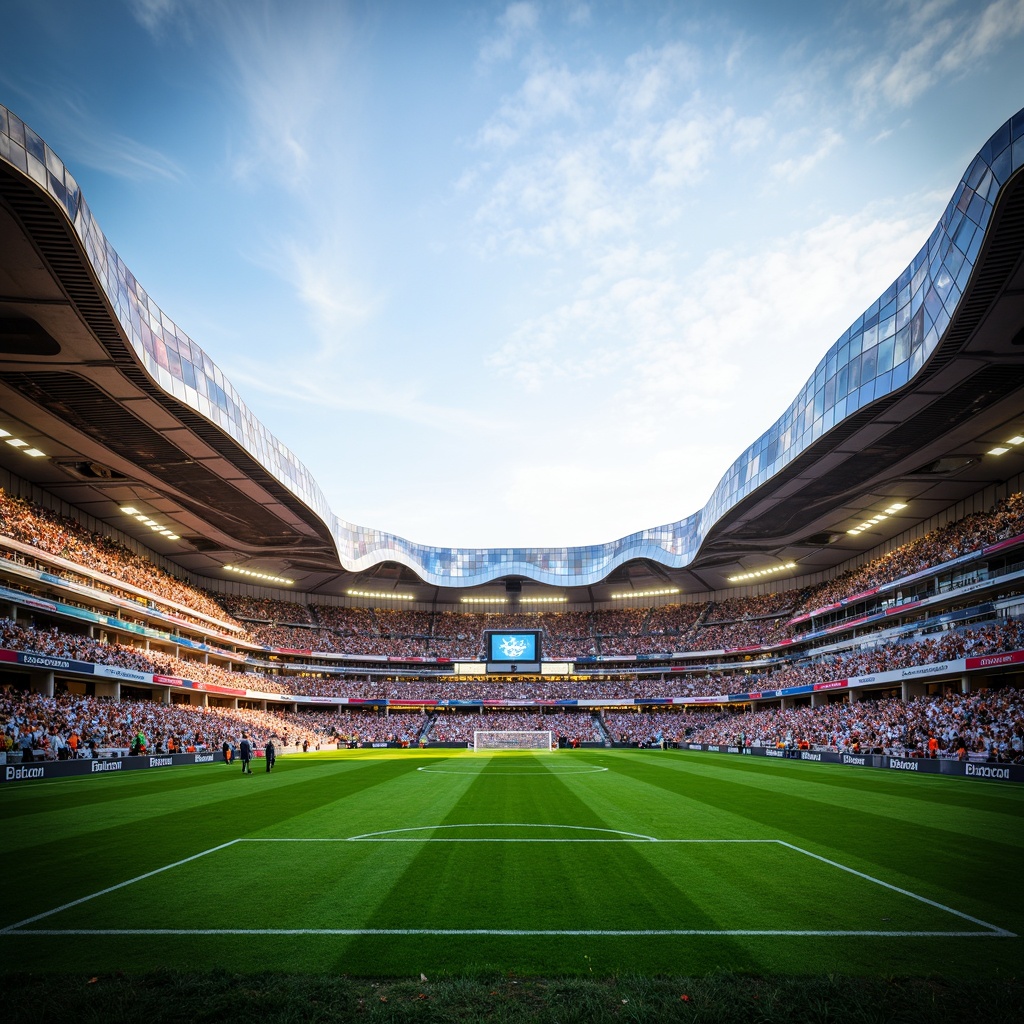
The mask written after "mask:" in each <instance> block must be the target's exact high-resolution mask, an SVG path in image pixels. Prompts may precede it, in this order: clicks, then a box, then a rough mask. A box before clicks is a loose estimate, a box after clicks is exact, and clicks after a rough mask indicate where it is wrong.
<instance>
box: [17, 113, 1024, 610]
mask: <svg viewBox="0 0 1024 1024" xmlns="http://www.w3.org/2000/svg"><path fill="white" fill-rule="evenodd" d="M1022 167H1024V111H1022V112H1021V113H1018V114H1017V115H1015V117H1014V118H1012V119H1011V121H1008V122H1007V123H1006V124H1004V125H1003V126H1001V127H1000V128H999V130H998V131H996V132H995V134H994V135H993V136H992V137H991V139H989V140H988V142H986V143H985V145H984V146H983V147H982V148H981V150H980V151H979V154H978V156H977V157H976V158H975V160H973V161H972V162H971V165H970V166H969V167H968V169H967V171H966V172H965V174H964V177H963V179H962V181H961V183H960V185H959V186H958V188H957V189H956V191H955V192H954V194H953V196H952V198H951V199H950V202H949V204H948V206H947V208H946V211H945V213H944V215H943V217H942V218H941V220H940V222H939V224H938V225H937V226H936V228H935V230H934V231H933V232H932V234H931V236H930V237H929V238H928V240H927V242H926V243H925V244H924V246H923V247H922V248H921V250H920V252H919V253H918V255H917V256H916V257H915V258H914V260H913V261H912V263H911V265H910V266H909V267H907V269H906V270H905V271H904V272H903V274H901V275H900V277H899V278H898V279H897V280H896V281H894V282H893V283H892V285H891V286H890V287H889V288H888V289H886V291H885V292H884V293H883V294H882V295H881V296H879V297H878V298H877V299H876V300H875V301H874V302H872V303H871V304H870V305H869V306H868V307H867V309H866V310H865V312H864V314H863V315H862V316H861V317H859V318H858V319H857V320H856V321H855V322H854V323H853V324H852V325H851V326H850V328H849V329H848V330H847V331H846V332H845V333H844V334H843V336H842V337H841V338H840V339H839V340H838V341H836V342H835V343H834V344H833V345H832V346H831V347H830V348H829V349H828V351H827V352H826V353H825V355H824V357H823V358H822V360H821V362H820V364H819V365H818V367H817V369H816V371H815V373H814V375H813V376H812V377H811V378H810V379H809V380H808V381H807V382H806V383H805V385H804V386H803V387H802V388H801V389H800V391H799V394H798V395H797V398H796V399H795V400H794V401H793V403H792V404H791V405H790V406H789V408H788V409H787V410H786V411H785V412H784V413H783V415H782V416H781V417H780V418H779V420H778V421H777V422H776V424H775V425H774V426H773V427H772V428H771V429H770V430H769V431H767V432H766V433H765V434H764V435H762V436H761V437H760V438H758V439H757V440H756V441H754V442H753V444H751V445H750V447H749V448H747V449H746V450H745V451H744V452H743V453H741V454H740V456H739V457H738V458H737V460H736V461H735V462H734V463H733V465H732V466H731V467H730V469H729V470H728V471H727V473H726V474H725V476H724V477H723V478H722V481H721V482H720V484H719V485H718V487H717V488H716V490H715V492H714V494H713V495H712V497H711V499H710V500H709V502H708V503H707V505H706V506H705V507H704V508H703V509H702V510H700V511H699V512H697V513H695V514H694V515H692V516H689V517H688V518H686V519H681V520H679V521H678V522H676V523H671V524H667V525H664V526H660V527H656V528H653V529H646V530H642V531H640V532H638V533H636V534H632V535H630V536H628V537H625V538H621V539H620V540H617V541H613V542H610V543H608V544H603V545H589V546H581V547H576V548H557V549H556V548H507V549H503V548H488V549H456V548H435V547H426V546H423V545H419V544H416V543H414V542H411V541H408V540H406V539H403V538H399V537H395V536H393V535H390V534H386V533H383V532H381V531H376V530H373V529H371V528H362V527H357V526H354V525H352V524H349V523H347V522H345V521H344V520H342V519H339V518H338V517H337V516H336V515H335V514H334V512H333V511H332V510H331V509H330V508H329V507H328V506H327V502H326V499H325V498H324V496H323V493H322V491H321V489H320V487H319V486H318V485H317V482H316V481H315V480H314V479H313V478H312V476H311V475H310V473H309V472H308V470H307V469H306V468H305V467H304V466H303V465H302V463H301V462H300V461H299V459H298V458H297V457H296V456H295V455H294V454H293V453H291V452H290V451H289V450H288V449H287V448H286V447H285V446H283V445H282V444H280V442H278V441H277V440H276V439H275V438H274V437H273V435H272V434H271V433H270V431H269V430H268V429H267V427H266V426H264V425H263V424H262V423H260V422H259V421H258V420H256V418H255V417H254V416H253V415H252V413H251V412H250V411H249V410H248V409H247V408H246V406H245V404H244V402H243V401H242V399H241V398H240V397H239V396H238V394H237V393H236V392H235V390H234V388H233V387H232V386H231V384H230V382H229V381H227V380H226V379H225V378H224V376H223V374H222V373H221V372H220V370H219V369H218V368H217V366H216V365H215V364H214V363H213V361H212V360H211V359H210V358H209V356H208V355H207V354H206V353H205V352H204V351H203V350H202V349H201V348H200V346H199V345H198V344H196V342H194V341H193V340H192V339H190V338H189V337H187V336H186V335H185V334H184V333H183V332H182V331H181V330H180V329H179V328H178V327H177V326H176V325H175V324H174V322H173V321H172V320H171V319H170V318H169V317H168V316H167V315H166V314H165V313H164V312H163V311H162V310H160V308H159V307H158V306H157V305H156V303H155V302H154V301H153V300H152V299H151V298H150V297H149V296H148V295H147V294H146V292H145V291H144V290H143V288H142V287H141V286H140V285H139V283H138V282H137V281H136V280H135V278H134V276H133V275H132V273H131V271H130V269H129V268H127V267H126V266H125V265H124V263H123V262H122V261H121V260H120V258H119V257H118V255H117V253H116V251H115V250H114V248H113V247H112V246H111V244H110V243H109V242H108V241H107V239H106V238H105V237H104V236H103V234H102V231H101V230H100V228H99V226H98V224H97V223H96V221H95V219H94V218H93V217H92V215H91V212H90V211H89V208H88V206H87V204H86V202H85V199H84V197H83V196H82V195H81V192H80V190H79V188H78V186H77V183H76V182H75V181H74V178H73V176H72V174H71V173H70V172H69V171H68V169H66V168H65V167H64V165H63V163H62V162H61V161H60V159H59V157H58V156H57V155H56V154H54V153H53V152H52V151H51V150H50V149H49V148H48V147H47V146H46V145H45V143H44V142H43V140H41V139H40V138H39V137H38V136H36V135H35V134H34V133H33V132H32V131H31V129H29V128H28V127H27V126H24V125H23V124H22V122H21V121H19V120H18V119H17V118H16V117H15V116H14V115H13V114H9V113H8V112H7V111H6V110H5V109H4V108H2V107H0V275H2V284H0V409H2V410H3V411H2V412H0V430H2V431H4V432H6V433H5V434H2V435H0V438H3V440H6V442H7V443H6V444H2V443H0V465H3V466H4V467H6V468H7V469H9V470H10V471H11V472H12V473H13V474H15V475H16V476H19V477H21V478H23V479H27V480H29V481H31V482H32V483H34V484H37V485H38V486H39V487H41V488H43V489H44V490H46V491H48V492H50V493H51V494H53V495H55V496H57V497H58V498H60V499H61V500H63V501H66V502H67V503H68V504H70V505H73V506H75V507H76V508H78V509H80V510H81V511H83V512H85V513H87V514H88V515H90V516H93V517H94V518H95V519H97V520H99V521H102V522H104V523H106V524H108V525H109V526H110V527H112V528H115V529H118V530H121V531H122V532H124V533H127V534H129V535H133V536H136V537H138V538H139V539H140V540H141V541H143V542H144V543H145V544H146V545H147V546H148V547H150V548H151V549H153V550H155V551H157V552H159V553H160V554H161V555H163V556H165V557H167V558H168V559H170V560H172V561H174V562H176V563H177V564H179V565H181V566H182V567H183V568H184V569H187V570H189V571H191V572H194V573H196V574H199V575H200V576H205V577H209V578H211V579H225V580H242V581H245V582H252V583H255V584H258V585H267V586H271V587H275V586H282V585H287V586H293V587H294V589H295V590H299V591H302V592H307V593H313V594H332V595H344V594H345V593H346V592H349V591H351V590H356V591H361V592H364V593H369V594H374V595H382V594H404V595H412V596H413V597H414V598H416V599H418V600H423V601H434V600H437V601H441V602H457V601H459V600H460V598H462V597H466V596H469V595H470V594H474V595H475V594H480V595H484V596H486V595H493V596H500V595H502V594H504V593H505V591H506V589H507V590H508V591H509V592H512V593H518V592H519V591H520V589H521V591H522V595H523V597H524V598H526V597H527V596H536V597H553V596H564V597H566V598H567V599H568V600H569V601H570V602H573V603H575V602H583V601H589V600H595V601H603V600H606V599H609V598H611V597H612V596H613V595H615V594H621V593H636V592H646V591H651V590H665V591H671V590H674V589H676V588H678V590H679V592H680V593H681V594H686V593H691V592H694V591H700V592H705V591H710V590H720V589H725V588H727V587H729V586H730V585H732V584H731V582H730V578H735V577H745V578H744V579H741V580H739V581H738V582H742V583H750V582H754V581H760V580H766V579H773V578H775V579H779V580H782V579H786V578H792V577H795V576H806V575H809V574H814V573H817V572H821V571H827V570H829V569H832V568H834V567H835V566H836V565H839V564H840V563H842V562H845V561H847V560H848V559H851V558H854V557H856V556H857V554H858V553H859V552H861V551H864V550H867V549H870V548H873V547H875V546H876V545H877V544H878V543H880V542H882V541H884V540H886V539H887V538H889V537H891V536H894V535H896V534H898V533H901V532H902V531H903V530H905V529H907V528H908V527H910V526H912V525H913V524H915V523H917V522H920V521H922V520H926V519H928V518H929V517H930V516H932V515H934V514H936V513H938V512H940V511H942V510H943V509H946V508H948V507H949V506H950V505H952V504H953V503H955V502H956V501H957V500H958V499H960V498H962V497H965V496H967V495H970V494H973V493H975V492H977V491H978V490H980V489H982V488H984V487H985V486H987V485H991V484H997V483H1000V482H1002V481H1004V480H1006V479H1008V478H1011V477H1014V476H1016V475H1018V474H1019V473H1020V472H1021V470H1022V468H1024V173H1021V172H1022ZM1012 439H1017V440H1012ZM20 442H23V443H20ZM998 447H1005V448H1006V449H1007V450H1006V451H1005V452H1004V453H1002V454H991V453H992V452H993V450H994V449H996V448H998ZM31 453H39V454H38V455H37V454H31ZM385 485H386V476H385V474H383V473H382V486H385ZM439 486H443V485H439ZM609 486H616V487H618V486H623V484H622V482H621V481H615V482H613V483H610V484H609ZM627 486H630V487H631V488H632V489H633V490H634V491H635V493H636V496H637V497H636V504H637V518H638V519H639V520H642V519H643V495H644V492H645V490H649V489H652V488H656V487H657V486H658V481H657V480H648V479H642V480H632V481H629V482H628V484H627ZM593 487H594V500H595V501H599V500H600V488H601V483H600V481H599V480H595V481H594V483H593ZM395 500H429V496H428V495H426V496H425V495H418V494H403V493H402V491H401V489H400V487H399V486H398V485H396V486H395ZM487 500H493V499H488V498H486V497H482V498H481V502H482V503H486V501H487ZM518 500H523V501H529V500H533V497H532V496H523V497H522V498H521V499H518ZM125 509H132V510H134V511H132V512H128V511H125ZM851 531H858V532H851ZM789 563H794V565H795V567H794V568H786V566H788V565H789ZM225 566H232V567H233V568H232V569H226V568H225ZM239 570H242V572H241V573H240V572H239ZM246 573H247V574H249V575H246ZM758 573H763V575H747V574H758ZM254 574H255V575H254ZM285 580H286V581H288V583H283V582H282V581H285ZM541 607H543V606H541Z"/></svg>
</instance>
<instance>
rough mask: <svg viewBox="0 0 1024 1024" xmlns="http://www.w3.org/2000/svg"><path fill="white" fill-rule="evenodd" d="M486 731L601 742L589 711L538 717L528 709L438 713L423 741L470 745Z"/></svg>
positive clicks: (575, 742) (574, 742)
mask: <svg viewBox="0 0 1024 1024" xmlns="http://www.w3.org/2000/svg"><path fill="white" fill-rule="evenodd" d="M477 730H487V731H519V732H530V731H538V730H539V731H549V732H550V733H551V734H552V739H553V740H554V741H555V742H558V741H559V740H560V739H563V740H564V743H562V745H564V746H574V745H578V744H580V743H603V742H604V739H605V733H604V730H603V729H602V727H601V723H600V721H599V720H598V719H597V718H596V717H595V716H594V715H593V714H591V713H590V712H587V711H576V712H551V713H549V714H541V713H538V712H537V711H532V710H526V709H524V710H519V711H515V710H504V711H495V710H493V709H488V710H486V711H484V712H483V713H482V714H481V713H480V712H479V711H475V710H474V711H470V710H466V711H440V712H438V713H437V714H435V715H434V716H433V718H432V719H431V723H430V732H429V733H428V736H427V739H428V741H429V740H432V741H434V742H438V743H472V742H473V733H474V732H476V731H477Z"/></svg>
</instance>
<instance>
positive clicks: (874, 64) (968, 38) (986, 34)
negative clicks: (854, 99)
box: [854, 0, 1024, 110]
mask: <svg viewBox="0 0 1024 1024" xmlns="http://www.w3.org/2000/svg"><path fill="white" fill-rule="evenodd" d="M1022 31H1024V0H994V2H992V3H989V4H986V5H985V6H983V7H981V6H978V5H975V4H968V5H966V8H965V9H960V8H957V7H954V6H953V5H952V4H951V3H950V2H948V0H941V2H929V3H916V2H907V3H904V4H900V5H898V6H897V8H896V11H895V16H894V18H893V20H892V22H891V23H890V24H889V25H888V26H887V27H886V30H885V31H884V33H883V39H884V43H883V44H882V45H881V47H880V48H879V51H877V52H876V55H875V56H874V57H873V59H872V60H871V61H870V62H869V63H868V64H867V65H866V66H864V67H862V68H860V69H859V70H858V71H857V73H856V74H855V83H854V84H855V91H856V93H857V96H858V100H859V103H860V104H861V105H862V106H864V107H865V108H866V109H867V110H871V109H873V108H874V107H876V106H879V105H888V106H891V107H908V106H910V105H911V104H912V103H913V102H914V101H915V100H917V99H918V98H919V97H920V96H921V95H923V94H924V93H925V92H927V91H928V90H929V89H931V88H932V87H933V86H934V85H936V84H937V83H938V82H939V81H940V80H941V79H943V78H946V77H956V76H959V75H962V74H968V73H970V72H971V71H972V70H974V69H975V68H977V67H983V66H984V58H985V57H986V56H988V55H990V54H993V53H995V52H996V51H997V50H998V49H1000V48H1001V47H1002V46H1005V45H1006V44H1007V43H1008V42H1009V41H1010V40H1011V39H1015V38H1016V37H1017V36H1019V35H1020V34H1021V32H1022Z"/></svg>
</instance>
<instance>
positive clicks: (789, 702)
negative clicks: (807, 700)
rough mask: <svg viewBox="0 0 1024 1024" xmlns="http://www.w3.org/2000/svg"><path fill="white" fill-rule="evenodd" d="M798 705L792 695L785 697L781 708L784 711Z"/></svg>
mask: <svg viewBox="0 0 1024 1024" xmlns="http://www.w3.org/2000/svg"><path fill="white" fill-rule="evenodd" d="M794 707H796V700H794V698H792V697H783V698H782V704H781V708H782V710H783V711H788V710H789V709H790V708H794Z"/></svg>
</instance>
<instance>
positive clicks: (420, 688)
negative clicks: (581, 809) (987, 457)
mask: <svg viewBox="0 0 1024 1024" xmlns="http://www.w3.org/2000/svg"><path fill="white" fill-rule="evenodd" d="M875 643H876V642H875V641H870V640H868V641H866V642H865V643H864V645H863V646H861V647H859V648H857V649H855V650H851V651H848V652H845V653H836V654H828V655H824V656H820V657H817V658H815V659H806V660H803V661H800V662H796V663H792V664H787V665H784V666H780V667H775V668H772V669H768V670H765V671H760V672H757V671H735V672H731V673H727V672H707V671H705V672H695V673H673V674H671V675H669V676H667V677H663V676H662V675H660V674H653V675H636V676H630V675H626V676H620V677H618V678H612V679H584V678H580V677H575V678H565V677H559V676H542V677H539V678H537V677H522V678H506V677H500V676H499V677H488V676H457V677H456V676H447V677H442V676H427V677H424V678H417V679H406V678H402V677H395V676H376V675H359V676H349V675H346V676H340V675H337V676H323V677H313V676H310V675H301V676H296V675H284V674H270V673H261V672H239V671H232V670H230V669H229V668H227V667H223V666H219V665H216V664H213V663H206V662H203V661H199V660H185V659H182V658H178V657H175V656H173V655H170V654H166V653H163V652H160V651H157V650H150V651H145V650H142V649H141V648H137V647H131V646H126V645H123V644H118V643H106V642H103V641H100V640H96V639H92V638H90V637H87V636H82V635H79V634H75V633H65V632H61V631H60V630H58V629H57V628H56V627H50V628H36V627H33V626H32V625H30V624H28V623H18V622H15V621H13V620H11V619H0V647H2V648H5V649H8V650H16V651H31V652H34V653H38V654H44V655H47V656H50V657H56V658H67V659H71V660H75V661H84V662H93V663H98V664H104V665H116V666H118V667H120V668H127V669H133V670H135V671H138V672H146V673H154V674H158V675H164V676H171V677H178V678H184V679H191V680H195V681H197V682H202V683H206V684H214V685H218V686H224V687H229V688H231V689H233V690H250V691H254V692H257V693H265V694H279V695H292V696H303V695H306V696H318V697H340V698H344V697H348V698H358V699H364V700H368V699H369V700H381V699H388V700H398V701H400V700H417V701H431V700H509V701H516V700H573V699H581V700H614V699H617V698H629V699H632V698H656V697H714V696H719V695H725V694H729V693H747V692H758V691H764V690H780V689H785V688H788V687H794V686H806V685H808V684H811V683H823V682H831V681H834V680H840V679H847V678H850V677H854V676H863V675H868V674H872V673H879V672H886V671H890V670H894V669H900V668H910V667H915V666H922V665H930V664H936V663H938V662H944V661H953V660H957V659H960V658H965V657H968V656H982V655H989V654H997V653H1001V652H1004V651H1011V650H1024V620H1019V619H1006V620H998V621H996V620H993V621H990V622H987V623H985V624H982V625H978V626H971V627H963V628H961V629H955V630H953V629H950V630H945V631H942V632H939V633H936V634H934V635H932V636H925V637H913V636H906V637H886V638H885V639H884V641H883V642H878V643H877V645H876V646H868V644H875Z"/></svg>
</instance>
